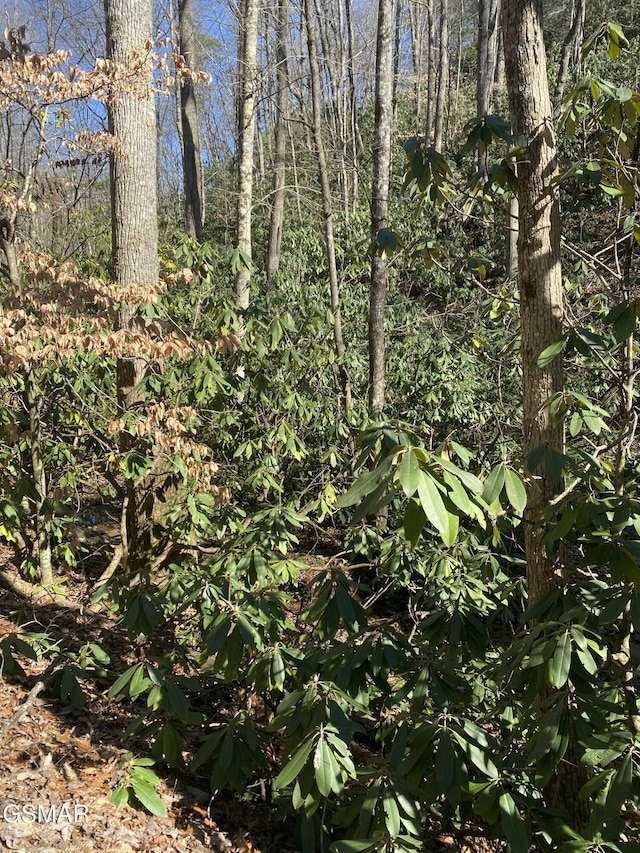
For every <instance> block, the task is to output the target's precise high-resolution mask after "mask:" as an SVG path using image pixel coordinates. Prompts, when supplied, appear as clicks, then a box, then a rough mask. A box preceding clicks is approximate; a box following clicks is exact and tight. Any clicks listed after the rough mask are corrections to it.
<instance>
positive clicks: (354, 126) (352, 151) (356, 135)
mask: <svg viewBox="0 0 640 853" xmlns="http://www.w3.org/2000/svg"><path fill="white" fill-rule="evenodd" d="M351 3H352V0H344V11H345V23H346V27H347V99H348V104H349V156H350V160H351V162H350V166H351V211H350V213H356V211H357V209H358V186H359V172H358V151H359V150H360V149H361V148H362V140H361V138H360V128H359V126H358V95H357V92H356V79H355V48H354V42H355V35H354V32H353V16H352V14H351Z"/></svg>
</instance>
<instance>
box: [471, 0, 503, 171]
mask: <svg viewBox="0 0 640 853" xmlns="http://www.w3.org/2000/svg"><path fill="white" fill-rule="evenodd" d="M500 3H501V0H479V2H478V41H477V50H476V54H477V62H478V68H477V74H476V111H477V115H478V116H484V115H487V114H488V113H490V112H491V109H492V107H493V83H494V79H495V75H496V66H497V62H498V30H499V27H498V21H499V18H500ZM486 168H487V155H486V151H485V152H484V153H483V152H481V151H480V149H478V169H479V171H482V172H484V171H486Z"/></svg>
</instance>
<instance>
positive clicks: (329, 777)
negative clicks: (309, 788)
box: [313, 737, 342, 797]
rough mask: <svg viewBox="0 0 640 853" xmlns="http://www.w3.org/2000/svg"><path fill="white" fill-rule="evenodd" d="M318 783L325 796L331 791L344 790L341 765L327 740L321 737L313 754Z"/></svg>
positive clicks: (338, 791)
mask: <svg viewBox="0 0 640 853" xmlns="http://www.w3.org/2000/svg"><path fill="white" fill-rule="evenodd" d="M313 768H314V771H315V778H316V785H317V786H318V791H319V792H320V794H321V795H322V796H323V797H328V796H329V794H330V793H331V791H334V792H335V793H336V794H338V793H340V791H341V790H342V778H341V775H340V766H339V764H338V762H337V761H336V757H335V755H334V754H333V751H332V749H331V747H330V746H329V744H328V743H327V742H326V740H325V739H324V738H323V737H321V738H320V740H319V741H318V745H317V746H316V751H315V753H314V756H313Z"/></svg>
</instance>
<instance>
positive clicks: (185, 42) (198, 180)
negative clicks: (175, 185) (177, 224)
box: [178, 0, 204, 242]
mask: <svg viewBox="0 0 640 853" xmlns="http://www.w3.org/2000/svg"><path fill="white" fill-rule="evenodd" d="M178 39H179V45H180V54H181V56H183V57H184V61H185V64H186V66H187V69H188V70H189V71H195V50H196V45H195V36H194V31H193V0H179V3H178ZM180 116H181V125H182V142H183V153H182V167H183V175H184V208H185V225H186V230H187V232H188V233H189V234H190V235H191V236H192V237H193V238H194V239H195V240H197V241H198V242H201V241H202V228H203V226H204V177H203V170H202V153H201V144H200V122H199V120H198V102H197V100H196V88H195V85H194V82H193V79H192V78H191V76H189V75H187V76H184V77H181V78H180Z"/></svg>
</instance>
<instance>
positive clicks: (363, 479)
mask: <svg viewBox="0 0 640 853" xmlns="http://www.w3.org/2000/svg"><path fill="white" fill-rule="evenodd" d="M392 462H393V456H387V457H386V459H383V461H382V462H381V463H380V464H379V465H377V466H376V467H375V468H374V469H373V470H371V471H366V472H365V473H364V474H361V475H360V476H359V477H358V479H357V480H356V481H355V483H354V484H353V485H352V486H351V488H350V489H349V491H348V492H346V494H344V495H341V496H340V497H339V498H338V500H337V502H336V504H337V506H339V507H340V508H342V509H344V508H345V507H348V506H352V505H353V504H356V503H358V501H359V500H361V499H362V498H363V497H365V496H366V495H369V494H371V492H374V491H375V490H376V489H377V488H378V486H379V485H380V483H381V482H382V480H383V479H384V478H385V477H386V475H387V474H388V473H389V471H390V469H391V465H392Z"/></svg>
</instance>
